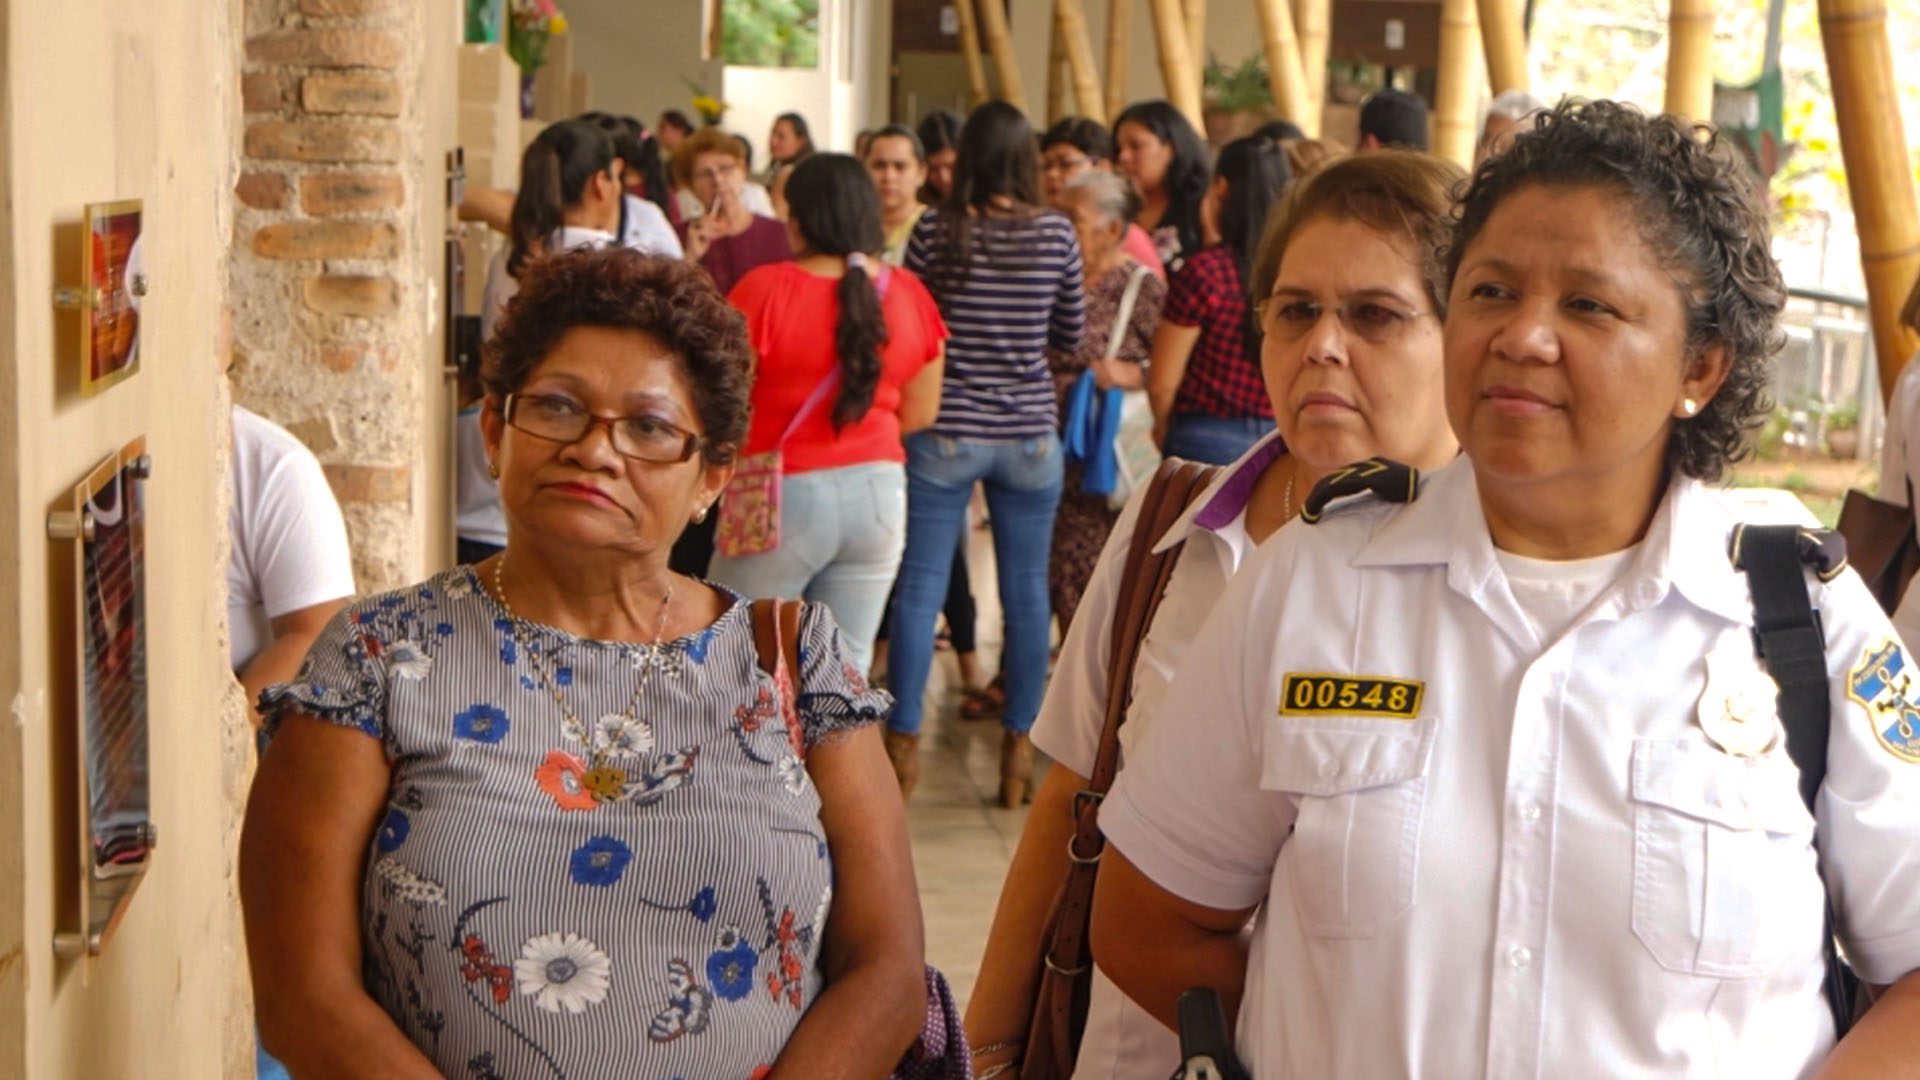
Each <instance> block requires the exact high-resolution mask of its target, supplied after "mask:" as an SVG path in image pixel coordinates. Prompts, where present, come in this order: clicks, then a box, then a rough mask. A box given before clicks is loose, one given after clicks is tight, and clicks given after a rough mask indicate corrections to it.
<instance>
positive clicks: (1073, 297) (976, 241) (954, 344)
mask: <svg viewBox="0 0 1920 1080" xmlns="http://www.w3.org/2000/svg"><path fill="white" fill-rule="evenodd" d="M949 221H951V217H950V215H946V214H943V213H941V212H940V211H937V210H929V211H928V212H927V213H925V214H923V215H921V218H920V223H919V224H918V225H916V226H914V230H913V235H912V236H911V237H910V238H908V240H907V257H906V268H907V269H908V270H911V271H913V273H915V274H916V275H918V276H919V277H920V279H921V280H922V281H924V282H926V284H927V287H928V288H929V289H930V290H932V292H933V296H934V299H935V300H937V301H939V303H940V314H941V316H942V317H943V318H944V319H946V322H947V329H948V331H949V332H950V333H951V334H952V336H951V337H949V338H948V339H947V366H946V376H945V379H944V381H943V383H942V385H941V392H940V417H939V419H938V420H936V421H934V425H933V428H932V430H933V431H934V432H936V433H937V434H941V435H948V436H952V437H955V438H962V439H982V440H987V441H1008V440H1014V439H1024V438H1031V437H1033V436H1036V435H1047V434H1051V433H1052V432H1053V431H1054V430H1055V426H1056V424H1057V418H1058V415H1059V413H1058V410H1057V408H1056V407H1055V405H1054V398H1053V377H1052V375H1051V374H1050V373H1049V370H1048V367H1047V349H1049V348H1053V349H1057V350H1059V351H1061V352H1072V351H1073V350H1074V349H1075V348H1077V347H1079V344H1080V334H1081V331H1082V329H1083V328H1084V326H1085V323H1086V313H1085V310H1084V306H1083V305H1084V300H1083V298H1082V296H1081V288H1082V281H1081V276H1082V274H1081V265H1080V242H1079V241H1078V240H1077V239H1075V238H1074V233H1073V225H1072V223H1071V222H1069V221H1068V220H1067V219H1066V217H1065V216H1063V215H1061V214H1058V213H1054V212H1052V211H1047V212H1044V213H1041V214H1037V215H1035V216H1033V217H1020V218H996V217H975V218H973V219H972V220H971V222H970V225H971V226H972V227H971V228H970V229H969V230H968V240H969V244H970V247H971V249H972V252H971V257H970V258H969V259H968V261H967V265H966V266H965V267H959V266H953V265H950V258H951V257H950V256H949V254H948V251H947V243H946V241H947V237H946V231H947V223H948V222H949Z"/></svg>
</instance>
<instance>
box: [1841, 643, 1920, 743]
mask: <svg viewBox="0 0 1920 1080" xmlns="http://www.w3.org/2000/svg"><path fill="white" fill-rule="evenodd" d="M1914 675H1915V671H1914V667H1913V663H1912V662H1911V661H1910V660H1908V659H1907V654H1906V650H1904V649H1902V648H1901V647H1900V643H1899V642H1897V641H1883V642H1881V643H1880V644H1879V645H1878V646H1875V647H1872V648H1869V649H1866V650H1865V651H1864V652H1862V653H1861V656H1860V662H1859V663H1858V664H1855V665H1854V666H1853V671H1851V672H1850V673H1848V675H1847V696H1848V697H1850V698H1852V699H1853V700H1855V701H1857V702H1859V703H1860V706H1861V708H1863V709H1865V710H1867V719H1868V720H1869V721H1870V722H1872V724H1873V733H1874V735H1875V736H1876V737H1877V738H1879V740H1880V745H1881V746H1884V747H1886V748H1887V752H1888V753H1890V754H1892V755H1893V756H1894V757H1897V758H1899V759H1900V760H1902V761H1910V762H1913V763H1915V764H1920V700H1916V697H1917V696H1920V686H1916V685H1915V684H1914Z"/></svg>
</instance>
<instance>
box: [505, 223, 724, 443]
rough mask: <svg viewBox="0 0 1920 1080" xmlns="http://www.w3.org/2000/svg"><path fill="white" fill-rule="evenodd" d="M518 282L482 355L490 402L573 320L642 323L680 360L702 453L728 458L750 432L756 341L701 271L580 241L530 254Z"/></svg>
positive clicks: (522, 378) (514, 384) (521, 378)
mask: <svg viewBox="0 0 1920 1080" xmlns="http://www.w3.org/2000/svg"><path fill="white" fill-rule="evenodd" d="M519 282H520V291H519V293H518V294H516V295H515V296H514V298H513V299H512V300H510V301H508V302H507V309H506V312H505V313H504V314H503V315H502V317H501V319H500V324H499V326H498V327H497V328H496V329H495V331H494V335H493V338H492V339H491V340H489V341H488V342H487V344H486V353H485V356H484V357H483V359H482V360H481V364H480V382H481V384H482V385H483V386H485V387H486V390H487V393H489V394H491V395H493V397H494V398H495V400H496V402H497V401H498V400H500V399H503V398H505V397H506V396H507V395H508V394H512V393H515V392H517V391H518V390H520V388H521V387H523V386H525V385H526V384H527V380H528V379H529V378H531V377H532V376H533V372H534V370H535V369H536V368H538V367H539V366H540V364H541V362H542V361H544V360H546V358H547V357H548V356H549V355H550V354H551V353H552V352H553V350H554V348H555V347H556V346H558V345H559V344H560V339H561V338H563V337H565V336H566V334H567V332H568V331H569V330H572V329H574V328H575V327H578V326H601V327H608V328H611V329H615V330H639V331H642V332H644V333H648V334H651V335H653V336H654V337H656V338H658V339H660V342H661V344H663V345H665V346H666V347H667V348H668V350H670V351H671V352H672V353H673V355H674V356H675V358H677V359H678V360H679V361H680V367H681V370H682V371H684V372H685V373H686V376H687V383H688V385H689V386H690V387H691V388H692V390H693V404H694V412H695V413H696V414H698V415H699V417H700V426H701V428H702V429H703V431H702V441H701V447H702V449H701V454H702V456H703V457H705V458H706V460H707V461H708V462H710V463H712V464H716V465H724V464H727V463H728V462H731V461H732V460H733V457H734V454H735V453H736V452H737V451H738V450H739V448H740V443H741V441H742V440H744V439H745V438H746V435H747V420H748V416H749V408H750V403H751V400H752V388H753V350H752V347H751V346H750V345H749V344H748V342H747V321H746V319H745V317H743V316H742V315H741V314H740V312H739V311H737V310H735V309H734V308H733V306H732V305H730V304H728V303H727V301H726V298H724V297H722V296H721V295H720V291H719V290H718V289H716V288H714V287H713V280H712V279H711V278H709V277H707V274H706V271H704V270H702V269H700V268H699V267H697V266H694V265H692V264H690V263H687V262H684V261H682V260H680V259H667V258H658V257H655V256H650V255H642V254H640V253H639V252H637V251H633V250H631V249H629V248H607V249H602V250H591V249H583V250H578V251H570V252H566V253H564V254H560V255H553V256H549V257H547V258H544V259H540V260H537V261H535V262H533V263H530V264H528V266H527V268H526V269H525V270H524V271H522V272H521V274H520V278H519Z"/></svg>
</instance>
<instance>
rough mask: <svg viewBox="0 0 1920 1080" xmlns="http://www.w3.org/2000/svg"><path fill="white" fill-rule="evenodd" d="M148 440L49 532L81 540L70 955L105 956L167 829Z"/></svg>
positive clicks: (65, 934) (64, 946) (131, 446)
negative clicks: (151, 729) (150, 726)
mask: <svg viewBox="0 0 1920 1080" xmlns="http://www.w3.org/2000/svg"><path fill="white" fill-rule="evenodd" d="M151 470H152V463H151V461H150V459H149V458H148V457H147V454H146V441H145V440H144V439H136V440H134V441H133V442H131V443H128V444H127V445H126V446H125V447H123V448H121V449H120V451H119V452H117V453H115V454H113V455H112V456H110V457H108V458H107V459H106V460H105V461H103V462H101V463H100V465H99V466H98V467H96V468H95V469H94V470H93V472H92V473H90V474H88V476H87V478H86V479H85V480H83V481H81V483H80V485H79V486H78V487H75V488H74V489H73V497H72V503H71V506H72V509H71V510H61V511H56V512H54V513H53V514H52V515H50V516H49V517H48V519H47V533H48V535H49V536H50V537H52V538H53V539H54V540H56V541H63V542H66V543H69V544H71V545H72V546H73V566H74V614H75V619H74V625H75V627H76V630H77V636H78V638H79V640H78V641H77V642H76V644H75V648H76V660H77V663H78V669H77V670H78V678H77V679H76V680H75V683H76V692H77V694H78V700H77V701H76V702H75V703H74V704H75V708H74V715H75V716H76V717H77V718H78V721H79V723H78V731H77V733H76V736H75V739H74V745H75V749H76V751H77V754H78V758H79V762H78V774H79V791H80V799H79V803H80V806H79V822H80V829H79V832H80V836H79V843H78V848H79V851H78V854H79V863H80V890H79V912H78V914H77V917H76V918H75V919H74V920H73V923H72V926H71V928H62V930H61V931H60V932H59V933H57V934H56V935H55V936H54V951H55V952H56V953H57V954H59V955H60V956H63V957H68V958H77V957H82V956H97V955H99V954H100V952H101V950H103V949H104V948H105V947H106V944H107V941H108V939H109V938H110V937H111V936H112V934H113V930H114V927H116V926H117V925H118V924H119V921H120V917H121V915H122V914H123V913H124V912H125V911H126V906H127V902H128V901H129V900H131V899H132V897H133V892H134V889H135V887H136V886H137V885H139V883H140V879H141V878H142V877H144V876H145V875H146V872H147V865H148V862H149V859H150V858H151V856H152V854H153V849H154V845H155V840H156V834H155V830H154V826H153V820H152V818H151V816H150V813H149V809H150V804H149V790H150V788H149V777H148V774H147V760H148V759H147V604H146V583H147V573H146V547H147V539H146V479H147V476H148V475H149V473H150V472H151Z"/></svg>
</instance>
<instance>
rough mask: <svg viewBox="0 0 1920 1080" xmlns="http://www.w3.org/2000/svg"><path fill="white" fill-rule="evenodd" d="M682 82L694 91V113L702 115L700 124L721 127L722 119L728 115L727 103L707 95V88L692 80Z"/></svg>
mask: <svg viewBox="0 0 1920 1080" xmlns="http://www.w3.org/2000/svg"><path fill="white" fill-rule="evenodd" d="M682 81H683V82H685V83H686V84H687V89H689V90H692V91H693V111H694V112H697V113H699V114H700V122H701V123H703V124H705V125H707V126H708V127H718V126H720V119H721V118H722V117H724V116H726V115H727V103H726V102H724V101H721V100H720V99H719V98H717V97H715V96H713V95H712V94H709V93H707V88H706V87H704V86H701V85H700V84H699V83H697V82H694V81H693V80H692V79H683V80H682Z"/></svg>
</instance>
